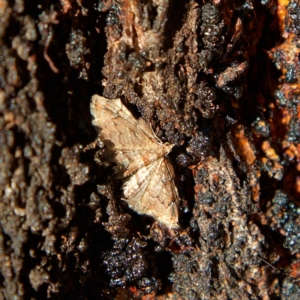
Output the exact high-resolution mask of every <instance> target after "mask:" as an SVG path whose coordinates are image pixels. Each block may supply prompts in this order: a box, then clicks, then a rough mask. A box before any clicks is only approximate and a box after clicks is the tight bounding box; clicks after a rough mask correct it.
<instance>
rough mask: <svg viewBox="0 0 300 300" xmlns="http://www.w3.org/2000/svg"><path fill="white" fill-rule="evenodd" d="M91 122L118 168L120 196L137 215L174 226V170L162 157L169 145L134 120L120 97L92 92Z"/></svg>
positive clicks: (176, 215) (176, 196)
mask: <svg viewBox="0 0 300 300" xmlns="http://www.w3.org/2000/svg"><path fill="white" fill-rule="evenodd" d="M91 113H92V115H93V117H94V120H93V125H95V126H97V127H98V128H99V129H100V131H99V134H100V137H101V139H102V140H103V141H104V143H105V144H106V146H107V147H108V148H109V149H110V150H111V151H112V152H113V160H114V161H115V162H116V163H117V164H118V165H120V166H121V167H122V169H123V172H122V176H123V177H125V178H126V177H127V178H126V181H125V183H124V185H123V191H124V196H125V198H126V201H127V203H128V204H129V206H130V207H131V208H132V209H133V210H135V211H136V212H137V213H139V214H147V215H150V216H152V217H154V218H155V219H156V220H158V221H159V222H161V223H163V224H165V225H166V226H167V227H171V228H176V227H178V203H179V197H178V192H177V188H176V186H175V184H174V170H173V167H172V165H171V163H170V162H169V161H168V159H167V158H166V157H165V156H166V155H167V154H168V153H169V151H170V150H171V149H172V147H173V145H169V144H163V143H162V142H161V141H159V140H158V138H157V137H156V136H155V134H154V133H153V131H152V130H151V128H150V127H149V126H148V125H147V123H146V122H145V121H144V120H143V119H139V120H136V119H135V118H134V117H133V116H132V114H131V113H130V111H129V110H128V109H127V108H126V107H125V106H124V105H123V104H122V102H121V100H120V99H111V100H110V99H106V98H104V97H101V96H98V95H94V96H93V97H92V102H91Z"/></svg>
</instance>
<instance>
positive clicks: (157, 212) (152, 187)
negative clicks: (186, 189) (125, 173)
mask: <svg viewBox="0 0 300 300" xmlns="http://www.w3.org/2000/svg"><path fill="white" fill-rule="evenodd" d="M123 190H124V196H125V197H126V199H127V202H128V204H129V206H130V207H131V208H133V209H134V210H135V211H136V212H138V213H139V214H147V215H150V216H152V217H154V218H155V219H156V220H158V221H159V222H161V223H163V224H165V225H166V226H168V227H171V228H176V227H178V223H177V222H178V209H177V206H178V200H179V198H178V193H177V189H176V186H175V185H174V173H173V167H172V165H171V164H170V163H169V162H168V160H167V159H166V158H165V157H162V158H160V159H157V160H155V161H154V162H152V163H151V164H150V165H148V166H144V167H142V168H140V169H139V170H138V171H137V172H136V173H135V174H133V175H132V176H131V177H129V179H128V180H127V181H126V182H125V184H124V186H123Z"/></svg>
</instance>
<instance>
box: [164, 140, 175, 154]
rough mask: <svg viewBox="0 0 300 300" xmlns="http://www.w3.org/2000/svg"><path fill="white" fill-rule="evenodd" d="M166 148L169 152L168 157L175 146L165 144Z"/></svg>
mask: <svg viewBox="0 0 300 300" xmlns="http://www.w3.org/2000/svg"><path fill="white" fill-rule="evenodd" d="M163 145H164V146H165V148H166V151H167V154H166V155H168V154H169V153H170V152H171V151H172V149H173V147H174V146H175V145H174V144H170V143H168V142H167V143H164V144H163Z"/></svg>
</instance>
